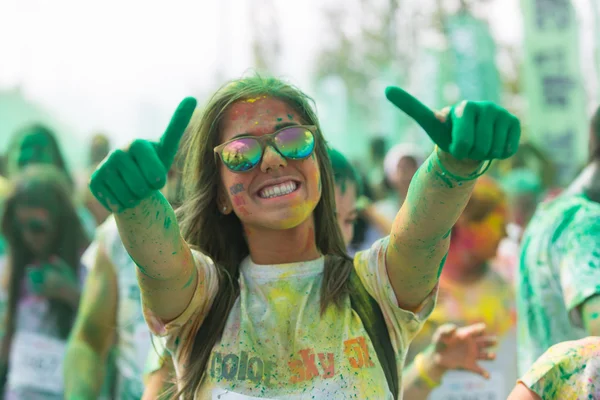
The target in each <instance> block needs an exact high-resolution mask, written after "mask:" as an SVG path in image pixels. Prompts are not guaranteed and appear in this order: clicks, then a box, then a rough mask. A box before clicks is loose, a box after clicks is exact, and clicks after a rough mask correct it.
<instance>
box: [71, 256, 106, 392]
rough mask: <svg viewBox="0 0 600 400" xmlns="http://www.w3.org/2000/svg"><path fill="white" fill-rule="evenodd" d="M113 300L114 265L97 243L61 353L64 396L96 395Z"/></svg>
mask: <svg viewBox="0 0 600 400" xmlns="http://www.w3.org/2000/svg"><path fill="white" fill-rule="evenodd" d="M117 301H118V286H117V276H116V274H115V269H114V266H113V264H112V262H111V261H110V259H109V258H108V256H107V255H106V253H105V251H104V248H103V246H99V248H98V250H97V253H96V259H95V261H94V265H93V266H92V268H91V271H90V274H89V275H88V277H87V279H86V283H85V287H84V291H83V297H82V301H81V306H80V307H79V311H78V312H77V319H76V321H75V324H74V326H73V331H72V332H71V336H70V338H69V343H68V345H67V350H66V354H65V361H64V379H65V398H66V399H79V400H86V399H90V400H91V399H97V398H98V395H99V393H100V391H101V388H102V383H103V379H104V373H105V362H106V356H107V354H108V352H109V350H110V346H111V345H112V343H113V340H114V327H115V326H116V325H117Z"/></svg>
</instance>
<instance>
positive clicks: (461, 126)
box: [385, 86, 521, 161]
mask: <svg viewBox="0 0 600 400" xmlns="http://www.w3.org/2000/svg"><path fill="white" fill-rule="evenodd" d="M385 95H386V97H387V98H388V100H389V101H390V102H391V103H392V104H394V105H395V106H396V107H398V108H399V109H401V110H402V111H404V112H405V113H406V114H407V115H408V116H409V117H411V118H412V119H414V120H415V122H417V123H418V124H419V125H421V127H422V128H423V129H424V130H425V132H427V134H428V135H429V137H430V138H431V140H432V141H433V142H434V143H435V144H437V145H438V146H439V148H440V149H442V150H444V151H445V152H447V153H450V154H451V155H452V156H453V157H454V158H456V159H457V160H476V161H484V160H493V159H504V158H508V157H510V156H512V155H513V154H515V153H516V151H517V148H518V146H519V140H520V137H521V124H520V122H519V119H518V118H517V117H515V116H514V115H512V114H511V113H509V112H508V111H507V110H505V109H504V108H502V107H500V106H498V105H496V104H494V103H491V102H487V101H481V102H476V101H463V102H461V103H459V104H458V105H456V106H454V107H452V108H451V109H450V110H449V117H450V118H446V116H445V115H443V114H442V113H438V112H434V111H432V110H430V109H429V108H428V107H427V106H425V105H424V104H423V103H421V102H420V101H419V100H417V99H416V98H414V97H413V96H411V95H410V94H409V93H407V92H406V91H404V90H403V89H401V88H399V87H395V86H390V87H388V88H387V89H386V91H385Z"/></svg>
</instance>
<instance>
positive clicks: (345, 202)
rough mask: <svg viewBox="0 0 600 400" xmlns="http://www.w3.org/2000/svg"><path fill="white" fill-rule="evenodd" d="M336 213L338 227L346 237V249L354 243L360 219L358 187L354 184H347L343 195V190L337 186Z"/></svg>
mask: <svg viewBox="0 0 600 400" xmlns="http://www.w3.org/2000/svg"><path fill="white" fill-rule="evenodd" d="M335 211H336V216H337V220H338V225H339V226H340V230H341V231H342V236H343V237H344V243H345V244H346V247H348V245H349V244H350V242H351V241H352V236H354V223H355V222H356V218H357V217H358V212H357V211H356V185H355V184H354V183H353V182H346V190H345V191H344V192H343V193H342V188H341V187H340V186H339V185H335Z"/></svg>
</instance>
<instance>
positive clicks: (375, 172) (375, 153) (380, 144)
mask: <svg viewBox="0 0 600 400" xmlns="http://www.w3.org/2000/svg"><path fill="white" fill-rule="evenodd" d="M386 147H387V143H386V138H385V136H383V135H376V136H374V137H373V138H372V139H371V140H370V141H369V160H368V167H367V171H368V174H366V176H365V177H364V178H365V180H364V186H369V187H370V188H372V193H371V194H372V196H371V197H370V198H371V199H375V200H381V199H383V198H385V197H386V196H387V194H388V193H387V192H388V190H389V188H388V186H387V184H386V182H385V174H384V171H383V160H384V158H385V154H386Z"/></svg>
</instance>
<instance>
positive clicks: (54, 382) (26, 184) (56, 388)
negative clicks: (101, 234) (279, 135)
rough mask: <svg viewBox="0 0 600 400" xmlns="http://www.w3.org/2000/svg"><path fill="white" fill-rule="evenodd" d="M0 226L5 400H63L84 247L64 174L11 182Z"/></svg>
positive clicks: (0, 363) (38, 169)
mask: <svg viewBox="0 0 600 400" xmlns="http://www.w3.org/2000/svg"><path fill="white" fill-rule="evenodd" d="M1 227H2V234H3V235H4V237H5V238H6V240H7V242H8V257H6V258H5V259H4V262H5V263H6V266H5V268H4V269H5V271H4V272H5V275H4V278H3V283H4V286H3V287H4V290H5V291H6V293H7V298H8V300H7V305H6V312H5V315H4V318H3V326H5V327H6V332H5V335H4V337H3V339H2V346H1V347H0V370H2V371H8V376H7V382H6V387H5V400H37V399H40V400H41V399H44V400H49V399H50V400H51V399H56V400H59V399H61V400H62V399H63V398H64V393H63V379H62V376H61V374H60V371H59V370H61V369H62V368H61V365H62V359H63V356H64V350H65V345H66V339H67V337H68V335H69V333H70V331H71V327H72V325H73V321H74V318H75V314H76V310H77V306H78V303H79V295H80V280H81V279H82V277H83V270H82V268H81V263H80V257H81V254H82V253H83V251H84V250H85V248H86V247H87V246H88V241H87V239H86V235H85V234H84V231H83V227H82V226H81V223H80V221H79V218H78V216H77V214H76V212H75V208H74V206H73V203H72V200H71V196H70V187H69V182H68V181H67V179H66V177H65V175H64V174H62V173H61V172H60V171H59V170H57V169H55V168H54V167H52V166H49V165H43V166H42V165H30V166H28V167H26V168H24V169H23V170H22V171H21V172H20V173H19V174H18V175H17V176H15V177H14V189H13V191H12V192H11V193H10V195H9V196H8V198H7V200H6V204H5V210H4V215H3V217H2V224H1Z"/></svg>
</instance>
